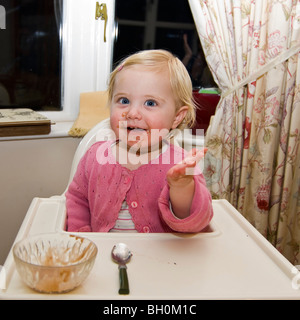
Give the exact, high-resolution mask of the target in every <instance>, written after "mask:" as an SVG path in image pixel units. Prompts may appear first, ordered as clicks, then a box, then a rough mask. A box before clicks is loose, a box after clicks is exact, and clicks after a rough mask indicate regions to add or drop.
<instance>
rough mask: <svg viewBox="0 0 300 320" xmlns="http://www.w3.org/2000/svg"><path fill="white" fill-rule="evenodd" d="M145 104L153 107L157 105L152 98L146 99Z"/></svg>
mask: <svg viewBox="0 0 300 320" xmlns="http://www.w3.org/2000/svg"><path fill="white" fill-rule="evenodd" d="M145 105H146V106H147V107H155V106H156V105H157V103H156V102H155V101H154V100H147V101H146V102H145Z"/></svg>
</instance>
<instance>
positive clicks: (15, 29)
mask: <svg viewBox="0 0 300 320" xmlns="http://www.w3.org/2000/svg"><path fill="white" fill-rule="evenodd" d="M100 3H101V2H100ZM105 3H106V6H107V14H108V22H107V26H106V38H107V41H106V42H104V21H102V20H100V19H99V20H95V11H96V1H95V0H85V1H82V0H47V1H46V0H43V1H41V0H2V1H1V6H0V8H1V12H0V14H1V15H0V17H1V21H0V23H1V28H0V43H1V50H0V109H1V108H15V107H27V108H31V109H35V110H38V111H41V113H42V114H44V115H45V116H47V117H49V118H50V119H51V120H54V121H73V120H75V119H76V117H77V115H78V111H79V98H80V93H81V92H89V91H100V90H105V89H106V86H107V78H108V75H109V73H110V71H111V67H112V52H113V43H112V37H111V34H113V28H114V11H115V6H114V3H115V1H114V0H106V1H105ZM3 12H4V13H5V24H6V26H5V28H2V21H4V19H2V13H3Z"/></svg>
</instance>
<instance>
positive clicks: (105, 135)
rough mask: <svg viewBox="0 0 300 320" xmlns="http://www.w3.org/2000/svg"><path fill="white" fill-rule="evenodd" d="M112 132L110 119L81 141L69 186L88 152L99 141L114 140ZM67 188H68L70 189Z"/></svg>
mask: <svg viewBox="0 0 300 320" xmlns="http://www.w3.org/2000/svg"><path fill="white" fill-rule="evenodd" d="M112 138H113V135H112V130H111V127H110V123H109V118H107V119H105V120H102V121H101V122H99V123H98V124H96V125H95V126H94V127H93V128H92V129H91V130H90V131H89V132H88V133H87V134H86V135H85V136H84V137H83V138H82V140H81V142H80V143H79V145H78V147H77V149H76V152H75V155H74V158H73V162H72V166H71V171H70V177H69V182H68V186H69V184H70V183H71V181H72V180H73V177H74V174H75V172H76V170H77V166H78V163H79V161H80V159H81V158H82V157H83V155H84V154H85V153H86V151H87V150H88V149H89V148H90V147H91V146H92V145H93V144H94V143H95V142H97V141H102V140H109V139H112ZM68 186H67V188H68Z"/></svg>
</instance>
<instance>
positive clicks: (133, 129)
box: [127, 127, 149, 133]
mask: <svg viewBox="0 0 300 320" xmlns="http://www.w3.org/2000/svg"><path fill="white" fill-rule="evenodd" d="M127 131H128V132H135V133H138V132H147V133H149V130H148V129H144V128H138V127H127Z"/></svg>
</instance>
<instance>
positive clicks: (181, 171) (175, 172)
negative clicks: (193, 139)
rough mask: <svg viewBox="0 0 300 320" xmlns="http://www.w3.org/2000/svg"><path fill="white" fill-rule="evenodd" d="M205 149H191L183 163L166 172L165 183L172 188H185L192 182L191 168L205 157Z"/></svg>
mask: <svg viewBox="0 0 300 320" xmlns="http://www.w3.org/2000/svg"><path fill="white" fill-rule="evenodd" d="M206 152H207V148H203V149H201V150H198V149H192V150H191V151H190V152H189V153H188V154H187V156H186V157H185V158H184V159H183V161H181V162H179V163H178V164H176V165H175V166H173V167H172V168H171V169H169V171H168V172H167V181H168V183H169V186H172V187H180V188H182V187H185V186H186V185H188V184H189V183H190V182H191V181H192V180H193V168H194V167H195V166H196V164H197V163H198V162H199V161H200V160H201V159H202V158H203V157H204V156H205V153H206Z"/></svg>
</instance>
